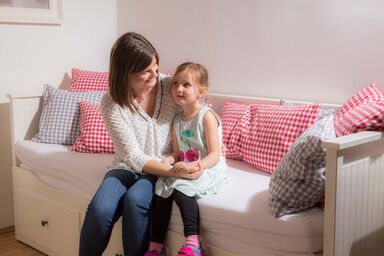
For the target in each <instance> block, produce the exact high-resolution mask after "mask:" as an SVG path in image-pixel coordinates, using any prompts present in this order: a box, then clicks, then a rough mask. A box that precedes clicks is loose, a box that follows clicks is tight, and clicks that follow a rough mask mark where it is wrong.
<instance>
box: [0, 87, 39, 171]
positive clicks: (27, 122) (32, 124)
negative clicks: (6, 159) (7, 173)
mask: <svg viewBox="0 0 384 256" xmlns="http://www.w3.org/2000/svg"><path fill="white" fill-rule="evenodd" d="M7 97H8V98H9V101H10V112H11V113H10V117H11V136H12V138H11V139H12V162H13V165H18V164H19V163H18V162H17V159H16V155H15V150H14V146H15V144H16V142H17V141H19V140H28V139H32V137H33V136H34V135H35V134H36V133H37V132H38V127H39V119H40V113H41V109H42V100H41V99H42V97H41V94H18V95H11V94H9V95H7Z"/></svg>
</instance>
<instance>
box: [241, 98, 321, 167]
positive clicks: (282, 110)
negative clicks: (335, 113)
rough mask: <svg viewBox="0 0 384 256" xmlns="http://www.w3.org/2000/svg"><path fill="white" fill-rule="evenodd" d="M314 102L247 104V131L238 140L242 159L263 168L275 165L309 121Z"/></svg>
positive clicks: (316, 108) (314, 111) (314, 112)
mask: <svg viewBox="0 0 384 256" xmlns="http://www.w3.org/2000/svg"><path fill="white" fill-rule="evenodd" d="M319 108H320V106H319V105H318V104H313V105H305V106H281V105H251V120H250V127H249V132H248V134H246V137H245V139H244V141H243V142H242V144H243V145H242V152H241V154H242V157H243V160H244V161H246V162H248V163H250V164H251V165H253V166H255V167H256V168H259V169H261V170H264V171H267V172H271V173H273V172H275V168H276V166H277V164H278V163H279V162H280V160H281V159H282V158H283V156H284V155H285V154H286V153H287V152H288V149H289V147H290V146H291V145H292V144H293V143H294V141H295V140H296V138H297V137H299V136H300V134H301V133H302V132H303V131H305V130H306V129H307V128H308V127H309V126H310V125H312V124H313V122H314V120H315V118H316V115H317V114H318V112H319Z"/></svg>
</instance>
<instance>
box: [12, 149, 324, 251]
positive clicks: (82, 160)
mask: <svg viewBox="0 0 384 256" xmlns="http://www.w3.org/2000/svg"><path fill="white" fill-rule="evenodd" d="M16 154H17V157H18V158H19V159H20V160H21V162H22V167H23V168H24V169H28V170H31V171H32V172H33V173H35V174H36V175H37V176H38V177H39V178H40V179H41V180H42V181H43V182H45V183H46V184H48V185H49V186H52V187H54V188H57V189H60V190H62V191H65V192H67V193H70V194H72V195H75V196H78V197H81V198H84V199H91V198H92V196H93V194H94V193H95V191H96V189H97V188H98V186H99V184H100V182H101V181H102V179H103V177H104V175H105V173H106V170H107V168H108V164H110V163H111V162H112V158H113V156H112V155H108V154H87V153H74V152H70V151H69V147H67V146H63V145H53V144H42V143H35V142H31V141H21V142H18V143H17V144H16ZM228 165H229V166H230V170H229V174H230V184H229V185H228V186H226V187H225V188H224V189H223V190H222V191H221V192H220V193H219V194H218V195H213V196H208V197H205V198H203V199H200V200H199V206H200V219H201V226H202V230H201V233H202V236H203V239H204V241H206V242H207V243H209V244H212V245H216V246H217V245H220V246H219V247H220V248H223V249H226V250H228V251H232V252H234V251H235V252H238V253H242V254H247V253H256V252H265V253H272V254H273V255H305V254H311V253H313V252H318V251H321V250H322V246H323V211H322V210H320V209H318V208H313V209H309V210H307V211H304V212H301V213H297V214H291V215H286V216H283V217H281V218H279V219H276V218H274V217H272V215H271V213H270V211H269V208H268V201H267V197H268V184H269V179H270V177H269V175H268V174H266V173H264V172H261V171H258V170H255V169H254V168H252V167H251V166H249V165H248V164H246V163H244V162H241V161H234V160H229V161H228ZM255 173H257V174H259V175H255ZM238 213H241V218H239V215H238ZM169 228H170V229H171V230H173V231H176V232H177V233H180V234H182V221H181V218H180V216H179V211H178V208H177V207H175V205H174V209H173V212H172V219H171V222H170V227H169Z"/></svg>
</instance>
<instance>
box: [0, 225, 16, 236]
mask: <svg viewBox="0 0 384 256" xmlns="http://www.w3.org/2000/svg"><path fill="white" fill-rule="evenodd" d="M13 231H15V226H9V227H5V228H0V235H2V234H5V233H9V232H13Z"/></svg>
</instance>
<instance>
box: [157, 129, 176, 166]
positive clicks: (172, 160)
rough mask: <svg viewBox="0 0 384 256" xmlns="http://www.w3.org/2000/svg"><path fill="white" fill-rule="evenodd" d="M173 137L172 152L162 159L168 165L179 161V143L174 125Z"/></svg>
mask: <svg viewBox="0 0 384 256" xmlns="http://www.w3.org/2000/svg"><path fill="white" fill-rule="evenodd" d="M171 137H172V153H171V154H170V155H169V156H167V157H165V158H164V159H163V160H162V161H161V162H162V163H165V164H168V165H173V164H175V163H176V162H178V161H179V143H178V141H177V137H176V133H175V129H174V128H173V127H172V131H171Z"/></svg>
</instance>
